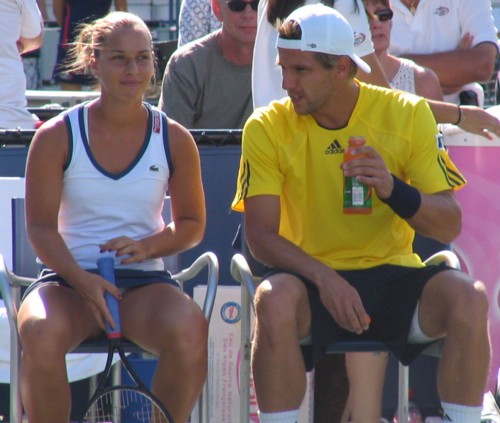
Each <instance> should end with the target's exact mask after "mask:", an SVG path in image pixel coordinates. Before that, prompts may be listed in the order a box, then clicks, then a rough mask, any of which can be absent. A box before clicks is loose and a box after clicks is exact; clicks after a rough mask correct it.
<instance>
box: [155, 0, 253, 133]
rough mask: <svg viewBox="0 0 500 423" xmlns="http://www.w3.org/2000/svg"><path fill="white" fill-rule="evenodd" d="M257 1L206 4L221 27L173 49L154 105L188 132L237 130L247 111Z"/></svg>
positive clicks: (222, 0)
mask: <svg viewBox="0 0 500 423" xmlns="http://www.w3.org/2000/svg"><path fill="white" fill-rule="evenodd" d="M258 3H259V2H258V0H212V8H213V11H214V13H215V16H217V19H218V20H219V21H220V22H221V23H222V28H221V29H219V30H216V31H214V32H212V33H210V34H208V35H206V36H204V37H202V38H201V39H199V40H195V41H192V42H190V43H188V44H185V45H184V46H182V47H180V48H179V49H177V50H176V51H175V52H174V54H173V55H172V56H171V58H170V60H169V61H168V63H167V66H166V69H165V74H164V77H163V84H162V94H161V96H160V100H159V106H160V107H161V108H162V110H163V111H164V112H165V113H167V115H168V116H170V117H171V118H172V119H174V120H176V121H177V122H179V123H180V124H182V125H184V126H185V127H187V128H190V129H203V128H223V129H225V128H238V129H239V128H242V127H243V125H244V123H245V121H246V119H247V118H248V116H250V114H251V112H252V110H253V103H252V91H251V72H252V59H253V48H254V43H255V35H256V31H257V7H258Z"/></svg>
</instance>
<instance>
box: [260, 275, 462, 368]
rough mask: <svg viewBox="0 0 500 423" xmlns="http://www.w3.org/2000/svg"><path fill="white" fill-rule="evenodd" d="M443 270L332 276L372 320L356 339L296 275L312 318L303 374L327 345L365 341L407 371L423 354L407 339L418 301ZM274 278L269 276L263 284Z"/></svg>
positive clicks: (421, 347)
mask: <svg viewBox="0 0 500 423" xmlns="http://www.w3.org/2000/svg"><path fill="white" fill-rule="evenodd" d="M444 270H453V271H456V270H455V269H452V268H450V267H447V266H444V265H443V266H441V265H440V266H426V267H419V268H411V267H403V266H394V265H383V266H378V267H375V268H371V269H363V270H350V271H337V273H338V274H339V275H340V276H342V277H343V278H344V279H346V280H347V281H348V282H349V283H350V284H351V285H352V286H353V287H354V288H356V290H357V291H358V293H359V295H360V297H361V301H362V302H363V306H364V308H365V310H366V312H367V313H368V315H369V316H370V317H371V323H370V327H369V329H368V330H367V331H366V332H363V333H362V334H361V335H357V334H355V333H352V332H349V331H347V330H344V329H342V328H341V327H340V326H339V325H338V324H337V322H336V321H335V320H334V319H333V317H332V316H331V314H330V313H329V312H328V310H327V309H326V308H325V307H324V306H323V303H322V302H321V300H320V298H319V293H318V290H317V288H316V286H315V285H314V284H313V283H312V282H311V281H310V280H308V279H306V278H304V277H302V276H300V275H296V274H295V276H297V277H298V278H299V279H301V280H302V281H303V282H304V284H305V285H306V287H307V291H308V295H309V304H310V307H311V313H312V331H311V335H312V344H311V345H310V346H303V347H302V352H303V356H304V362H305V365H306V368H307V370H308V371H310V370H312V369H313V368H314V366H315V364H316V363H317V361H318V360H319V359H320V358H321V357H322V356H323V355H324V353H325V350H326V347H327V346H328V344H330V343H332V342H334V341H336V340H351V341H360V340H369V341H379V342H382V343H384V344H385V345H386V346H387V348H388V350H389V351H391V353H393V354H394V355H395V356H396V357H397V358H398V360H399V361H401V363H403V364H405V365H408V364H410V363H411V362H412V361H413V360H414V359H415V358H416V357H417V356H418V354H420V353H421V352H422V350H424V349H425V348H427V347H428V346H429V345H430V344H432V343H433V342H436V341H432V342H429V343H426V344H409V343H408V333H409V330H410V326H411V322H412V318H413V314H414V312H415V308H416V306H417V303H418V300H419V298H420V296H421V294H422V291H423V288H424V286H425V284H426V283H427V281H428V280H429V279H430V278H431V277H432V276H434V275H435V274H437V273H439V272H442V271H444ZM277 273H291V272H286V271H282V270H278V269H272V270H270V271H269V272H268V273H267V274H266V275H265V277H264V278H267V277H269V276H271V275H273V274H277Z"/></svg>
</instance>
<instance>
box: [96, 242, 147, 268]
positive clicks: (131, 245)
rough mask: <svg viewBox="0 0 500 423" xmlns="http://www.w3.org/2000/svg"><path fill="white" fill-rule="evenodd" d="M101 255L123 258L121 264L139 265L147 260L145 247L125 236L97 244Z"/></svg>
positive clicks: (142, 243)
mask: <svg viewBox="0 0 500 423" xmlns="http://www.w3.org/2000/svg"><path fill="white" fill-rule="evenodd" d="M99 247H100V249H101V253H104V252H109V253H115V255H116V257H124V256H125V257H124V258H123V259H122V260H121V262H120V263H121V264H130V263H140V262H142V261H144V260H146V259H147V258H149V254H148V251H147V249H146V245H145V243H144V242H142V241H135V240H133V239H132V238H129V237H126V236H119V237H116V238H113V239H111V240H109V241H107V242H105V243H103V244H99Z"/></svg>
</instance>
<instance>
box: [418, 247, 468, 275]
mask: <svg viewBox="0 0 500 423" xmlns="http://www.w3.org/2000/svg"><path fill="white" fill-rule="evenodd" d="M424 263H425V264H426V265H432V264H435V265H439V264H445V265H447V266H449V267H453V268H454V269H457V270H461V266H460V260H459V259H458V257H457V255H456V254H455V253H454V252H453V251H449V250H443V251H439V252H437V253H436V254H433V255H432V256H430V257H429V258H428V259H427V260H425V261H424Z"/></svg>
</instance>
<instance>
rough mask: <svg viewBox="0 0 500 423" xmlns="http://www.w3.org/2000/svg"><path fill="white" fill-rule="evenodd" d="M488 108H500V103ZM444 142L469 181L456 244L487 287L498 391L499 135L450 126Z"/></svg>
mask: <svg viewBox="0 0 500 423" xmlns="http://www.w3.org/2000/svg"><path fill="white" fill-rule="evenodd" d="M488 111H490V112H492V113H493V114H495V115H497V116H498V115H499V114H500V108H499V107H498V106H495V107H493V108H491V109H489V110H488ZM445 144H446V146H447V147H448V150H449V154H450V157H451V158H452V160H453V161H454V163H455V164H456V165H457V166H458V168H459V169H460V171H461V172H462V173H463V175H464V176H465V177H466V179H467V182H468V183H467V186H466V187H464V188H462V189H461V190H459V191H458V192H457V198H458V200H459V201H460V204H461V206H462V212H463V220H462V232H461V234H460V236H459V237H458V238H457V239H456V241H455V242H453V243H452V247H453V250H454V251H455V252H456V253H457V255H458V256H459V258H460V260H461V262H462V269H463V270H464V271H465V272H466V273H468V274H469V275H471V276H472V277H474V278H476V279H479V280H481V281H482V282H483V283H484V284H485V285H486V289H487V291H488V297H489V301H490V311H489V319H490V334H491V345H492V361H491V369H490V374H489V378H488V385H487V389H488V390H491V391H492V392H495V391H496V384H497V373H498V369H499V368H500V331H499V322H500V307H499V299H500V298H499V293H500V138H495V139H494V140H492V141H490V140H487V139H486V138H483V137H480V136H474V135H472V134H469V133H466V132H463V131H459V130H457V129H454V130H453V129H450V130H449V131H445ZM470 359H471V360H474V357H470Z"/></svg>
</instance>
